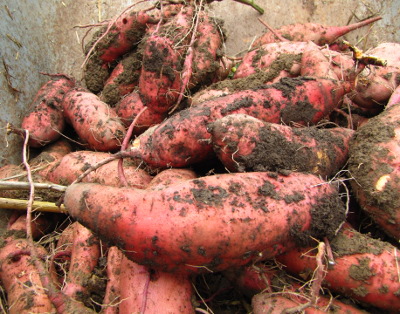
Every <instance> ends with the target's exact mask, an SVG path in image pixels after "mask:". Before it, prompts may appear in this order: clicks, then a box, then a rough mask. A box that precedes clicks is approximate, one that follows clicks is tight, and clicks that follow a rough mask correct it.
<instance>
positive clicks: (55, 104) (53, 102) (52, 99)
mask: <svg viewBox="0 0 400 314" xmlns="http://www.w3.org/2000/svg"><path fill="white" fill-rule="evenodd" d="M74 85H75V81H74V80H73V79H71V78H69V77H67V76H64V75H54V76H53V77H52V78H51V80H49V81H48V82H46V83H45V84H44V85H43V86H42V87H41V88H40V89H39V91H38V92H37V94H36V96H35V98H34V99H33V101H32V103H31V105H30V109H31V110H32V111H31V112H30V113H28V114H27V115H26V116H25V117H24V118H23V119H22V125H21V127H22V129H25V130H28V131H29V142H28V144H29V146H32V147H42V146H45V145H46V144H49V143H51V142H54V141H55V140H57V139H58V138H59V137H60V136H61V133H62V132H63V131H64V128H65V121H64V117H63V114H62V106H61V102H62V100H63V97H64V95H65V93H66V92H68V91H69V90H70V89H72V88H73V87H74Z"/></svg>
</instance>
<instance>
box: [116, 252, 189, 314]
mask: <svg viewBox="0 0 400 314" xmlns="http://www.w3.org/2000/svg"><path fill="white" fill-rule="evenodd" d="M120 291H121V296H120V298H121V303H120V305H119V311H120V313H131V312H133V313H194V308H193V305H192V296H193V287H192V284H191V281H190V279H189V277H188V276H186V275H182V274H171V273H166V272H159V271H153V270H151V269H148V268H147V267H145V266H142V265H139V264H136V263H134V262H132V261H130V260H129V259H127V258H126V257H125V256H123V257H122V265H121V275H120Z"/></svg>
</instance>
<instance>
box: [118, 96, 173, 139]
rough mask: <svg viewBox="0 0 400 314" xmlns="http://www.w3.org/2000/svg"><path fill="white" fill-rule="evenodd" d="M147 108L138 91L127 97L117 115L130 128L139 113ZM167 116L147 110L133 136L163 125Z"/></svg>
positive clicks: (137, 122) (139, 120)
mask: <svg viewBox="0 0 400 314" xmlns="http://www.w3.org/2000/svg"><path fill="white" fill-rule="evenodd" d="M145 107H146V106H145V105H144V104H143V102H142V99H141V98H140V95H139V93H138V92H137V91H133V92H132V93H130V94H128V95H126V96H125V97H124V98H123V99H122V100H121V101H120V102H119V103H118V104H117V106H116V111H117V115H118V116H119V117H120V119H121V120H122V122H123V123H124V125H125V126H126V127H127V128H128V127H129V126H130V124H131V123H132V121H133V120H134V119H135V118H136V116H137V115H138V113H139V112H141V111H142V109H143V108H145ZM165 116H166V114H165V113H158V112H155V111H151V110H145V111H144V112H143V113H142V114H141V115H140V117H139V119H138V120H137V121H136V124H135V126H134V128H133V133H132V134H133V135H139V134H140V133H143V132H144V131H145V130H147V129H148V128H149V127H151V126H153V125H156V124H158V123H161V122H162V121H163V120H164V118H165Z"/></svg>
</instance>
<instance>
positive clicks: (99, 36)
mask: <svg viewBox="0 0 400 314" xmlns="http://www.w3.org/2000/svg"><path fill="white" fill-rule="evenodd" d="M150 22H153V23H155V22H156V20H154V19H153V18H152V16H151V15H150V14H148V13H147V12H146V11H139V12H132V11H126V12H125V13H123V14H121V15H120V16H118V17H117V18H116V19H115V20H112V21H110V24H107V25H105V26H103V27H102V28H101V29H100V30H99V31H98V32H97V33H96V34H95V35H94V36H93V39H92V40H91V41H90V42H89V43H88V44H87V45H86V47H85V53H86V54H87V56H88V57H89V58H88V61H87V63H86V65H85V72H84V79H85V83H86V87H87V88H88V89H89V90H90V91H92V92H93V93H98V92H100V91H101V90H102V89H103V86H104V82H105V81H106V80H107V78H108V76H109V64H110V63H112V62H114V61H115V60H116V59H117V58H119V57H121V56H122V55H124V54H125V53H127V52H128V51H130V50H131V49H132V48H133V47H135V46H136V45H137V44H138V43H139V41H140V40H141V38H142V37H143V35H144V33H145V31H146V24H147V23H150Z"/></svg>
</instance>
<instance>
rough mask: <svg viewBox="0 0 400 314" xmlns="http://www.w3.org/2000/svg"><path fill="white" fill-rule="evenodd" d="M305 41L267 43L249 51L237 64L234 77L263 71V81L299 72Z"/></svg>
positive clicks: (294, 74) (292, 75)
mask: <svg viewBox="0 0 400 314" xmlns="http://www.w3.org/2000/svg"><path fill="white" fill-rule="evenodd" d="M306 46H307V43H306V42H289V41H288V42H277V43H269V44H265V45H262V46H260V47H258V48H257V49H254V50H251V51H249V52H248V53H247V54H246V55H245V56H244V57H243V60H242V62H241V63H240V64H239V66H238V68H237V70H236V72H235V75H234V78H235V79H236V78H243V77H247V76H249V75H252V74H256V73H259V72H260V71H263V72H264V73H265V74H264V77H265V79H264V80H265V81H273V80H275V81H276V79H277V78H278V79H279V78H281V77H295V76H298V75H299V74H300V60H301V54H302V53H303V51H304V49H305V47H306Z"/></svg>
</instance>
